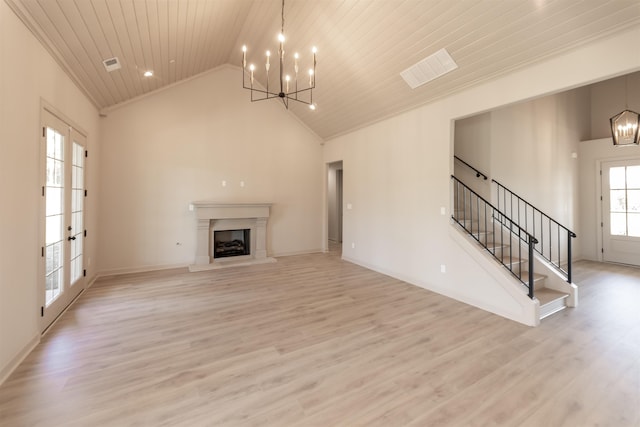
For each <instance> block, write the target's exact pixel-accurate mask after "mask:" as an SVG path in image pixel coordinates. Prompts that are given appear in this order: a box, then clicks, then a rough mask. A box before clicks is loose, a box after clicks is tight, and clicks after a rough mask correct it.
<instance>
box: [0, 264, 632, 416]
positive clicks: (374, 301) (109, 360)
mask: <svg viewBox="0 0 640 427" xmlns="http://www.w3.org/2000/svg"><path fill="white" fill-rule="evenodd" d="M574 276H575V278H576V279H575V281H576V283H578V285H579V292H580V305H579V307H578V308H575V309H567V310H564V311H562V312H560V313H557V314H554V315H553V316H550V317H549V318H547V319H545V320H544V321H543V323H542V324H541V325H540V327H538V328H529V327H526V326H523V325H520V324H517V323H514V322H511V321H509V320H506V319H503V318H500V317H498V316H495V315H492V314H490V313H487V312H484V311H482V310H479V309H476V308H474V307H471V306H468V305H465V304H462V303H459V302H457V301H454V300H451V299H448V298H445V297H443V296H441V295H437V294H434V293H432V292H429V291H426V290H424V289H421V288H418V287H415V286H412V285H408V284H406V283H404V282H401V281H399V280H396V279H393V278H390V277H388V276H384V275H382V274H378V273H375V272H373V271H370V270H367V269H365V268H362V267H359V266H356V265H354V264H350V263H348V262H344V261H342V260H340V258H339V255H338V254H337V253H335V252H330V253H327V254H311V255H300V256H292V257H285V258H281V259H279V260H278V262H277V263H274V264H264V265H256V266H249V267H242V268H230V269H223V270H214V271H204V272H197V273H189V272H187V271H186V270H185V269H174V270H166V271H156V272H150V273H136V274H129V275H119V276H112V277H106V278H102V279H100V280H99V281H98V282H97V283H96V284H95V285H94V286H93V287H92V288H90V289H88V290H87V291H86V292H85V293H84V294H83V295H82V296H81V298H80V299H79V300H78V301H77V302H76V303H75V304H74V305H73V306H72V307H71V308H70V310H69V311H67V313H65V314H64V315H63V316H62V318H61V319H60V320H59V321H58V322H57V323H56V324H55V325H54V326H53V327H52V329H51V331H49V332H48V334H47V335H45V336H44V337H43V339H42V341H41V343H40V344H39V345H38V346H37V347H36V349H34V351H33V352H32V353H31V354H30V355H29V356H28V357H27V358H26V359H25V361H24V362H23V363H22V364H21V365H20V366H19V367H18V368H17V369H16V371H15V372H14V373H13V374H12V375H11V376H10V377H9V378H8V379H7V381H6V382H5V383H4V384H2V385H1V386H0V425H2V426H5V425H6V426H12V427H13V426H40V425H42V426H45V425H46V426H65V427H66V426H101V427H102V426H118V427H120V426H189V427H193V426H196V427H197V426H323V427H325V426H350V427H352V426H410V425H411V426H426V425H428V426H473V425H477V426H485V425H505V426H516V425H517V426H532V427H534V426H541V425H550V426H570V427H573V426H586V425H612V426H620V427H626V426H630V427H631V426H635V427H637V426H638V425H640V409H639V408H640V311H639V310H638V308H637V302H638V301H640V269H635V268H631V267H623V266H614V265H610V264H599V263H591V262H580V263H577V265H575V267H574Z"/></svg>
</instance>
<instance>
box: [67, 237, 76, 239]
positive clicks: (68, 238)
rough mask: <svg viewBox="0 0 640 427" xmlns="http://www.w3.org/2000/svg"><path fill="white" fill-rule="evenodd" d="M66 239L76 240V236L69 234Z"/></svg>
mask: <svg viewBox="0 0 640 427" xmlns="http://www.w3.org/2000/svg"><path fill="white" fill-rule="evenodd" d="M67 240H76V236H69V237H67Z"/></svg>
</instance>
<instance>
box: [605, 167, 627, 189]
mask: <svg viewBox="0 0 640 427" xmlns="http://www.w3.org/2000/svg"><path fill="white" fill-rule="evenodd" d="M624 170H625V167H624V166H620V167H615V168H611V169H609V188H611V189H623V188H625V173H624Z"/></svg>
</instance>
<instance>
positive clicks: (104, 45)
mask: <svg viewBox="0 0 640 427" xmlns="http://www.w3.org/2000/svg"><path fill="white" fill-rule="evenodd" d="M5 1H6V2H7V3H8V4H9V5H10V6H11V7H12V8H13V9H14V11H16V13H17V14H18V15H19V16H20V17H21V19H22V20H23V21H24V22H25V23H26V24H27V26H28V27H29V28H30V29H31V31H32V32H33V33H34V34H35V35H36V36H37V37H38V38H39V39H40V40H41V41H42V43H43V44H44V45H45V47H47V48H48V49H49V50H50V52H51V53H52V54H53V55H54V57H55V58H56V60H57V61H58V62H59V63H60V65H61V66H62V67H63V68H64V69H65V70H66V71H67V72H68V73H69V74H70V75H71V77H72V78H73V79H74V80H75V81H76V82H77V84H78V85H79V86H80V87H81V88H82V89H83V90H84V91H85V93H86V94H87V95H88V96H89V97H90V98H91V99H92V101H93V102H94V103H95V104H96V106H97V107H98V108H100V109H108V108H109V107H113V106H115V105H117V104H119V103H122V102H125V101H127V100H130V99H132V98H135V97H138V96H141V95H144V94H147V93H149V92H152V91H154V90H157V89H159V88H161V87H163V86H166V85H169V84H172V83H176V82H178V81H180V80H183V79H186V78H189V77H191V76H194V75H197V74H199V73H202V72H204V71H207V70H209V69H212V68H215V67H218V66H220V65H223V64H232V65H236V66H240V62H241V58H242V52H241V47H242V45H243V44H246V45H247V47H248V48H249V52H248V57H247V59H248V62H249V61H251V62H255V63H256V65H257V66H258V65H262V63H263V62H262V61H263V60H264V59H263V58H264V56H263V55H264V54H263V52H264V51H265V50H267V49H269V50H271V51H272V52H275V51H277V40H276V35H277V33H278V32H279V29H280V7H281V2H280V0H5ZM637 25H640V1H639V0H609V1H607V0H464V1H463V0H287V1H286V4H285V35H286V36H287V42H286V43H285V50H286V52H287V55H288V56H289V57H292V54H293V52H294V51H295V50H298V51H299V52H300V54H301V56H302V57H304V55H306V54H307V52H308V50H309V49H311V47H312V46H317V48H318V66H317V88H316V90H315V91H314V101H315V102H316V103H317V104H318V109H317V110H316V111H314V112H312V111H310V110H309V109H308V108H307V107H306V106H304V105H292V106H291V109H292V111H293V113H294V114H296V115H297V116H298V117H299V118H300V119H301V120H302V121H303V122H304V123H306V124H307V125H308V126H309V127H310V128H311V129H313V130H314V131H315V132H316V133H317V134H318V135H319V136H321V137H322V138H325V139H326V138H330V137H332V136H336V135H339V134H342V133H345V132H348V131H349V130H352V129H356V128H359V127H362V126H364V125H366V124H368V123H372V122H374V121H377V120H380V119H382V118H385V117H388V116H392V115H394V114H398V113H399V112H401V111H405V110H408V109H410V108H412V107H415V106H417V105H421V104H425V103H428V102H430V101H433V100H435V99H437V98H441V97H443V96H447V95H449V94H452V93H454V92H456V91H460V90H461V89H463V88H466V87H469V86H470V85H474V84H477V83H480V82H483V81H486V80H488V79H492V78H495V77H496V76H498V75H500V74H504V73H506V72H509V71H512V70H514V69H517V68H519V67H523V66H525V65H528V64H531V63H534V62H538V61H541V60H543V59H545V58H547V57H549V56H552V55H555V54H558V53H560V52H563V51H566V50H568V49H571V48H574V47H576V46H579V45H581V44H583V43H585V42H587V41H589V40H592V39H594V38H598V37H603V36H606V35H609V34H613V33H614V32H617V31H621V30H624V29H627V28H629V27H631V26H637ZM629 46H630V48H631V49H638V47H637V40H636V41H630V42H629ZM443 48H444V49H447V51H448V52H449V53H450V54H451V56H452V58H453V59H454V61H455V62H456V63H457V64H458V68H457V69H456V70H454V71H452V72H450V73H448V74H446V75H444V76H442V77H440V78H438V79H436V80H433V81H431V82H429V83H427V84H424V85H422V86H420V87H418V88H416V89H415V90H411V89H410V88H409V87H408V86H407V84H406V83H405V82H404V81H403V79H402V77H401V76H400V73H401V72H402V71H403V70H405V69H407V68H408V67H411V66H412V65H414V64H416V63H417V62H418V61H421V60H422V59H424V58H425V57H427V56H429V55H431V54H433V53H435V52H437V51H439V50H440V49H443ZM256 52H260V53H261V54H262V55H260V57H258V58H256V57H255V53H256ZM113 57H118V58H119V60H120V62H121V63H122V68H121V69H120V70H117V71H115V72H111V73H107V72H106V71H105V69H104V66H103V64H102V61H103V60H104V59H108V58H113ZM254 58H255V59H254ZM593 60H594V61H600V60H606V59H603V58H594V59H593ZM146 70H153V71H154V75H153V77H151V78H144V77H143V76H142V73H143V72H144V71H146ZM274 70H275V71H276V72H277V67H275V66H272V71H271V72H272V73H274ZM558 72H562V70H558ZM240 73H241V71H240V68H238V85H240V84H241V74H240ZM256 77H257V78H258V79H259V80H260V77H258V73H256ZM247 102H249V94H248V93H247ZM264 102H277V101H264Z"/></svg>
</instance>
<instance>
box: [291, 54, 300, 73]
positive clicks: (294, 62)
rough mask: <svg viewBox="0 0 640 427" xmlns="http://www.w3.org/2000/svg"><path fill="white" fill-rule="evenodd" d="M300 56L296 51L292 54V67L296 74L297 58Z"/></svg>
mask: <svg viewBox="0 0 640 427" xmlns="http://www.w3.org/2000/svg"><path fill="white" fill-rule="evenodd" d="M299 57H300V56H299V55H298V52H296V53H294V54H293V69H294V71H295V72H296V74H298V58H299Z"/></svg>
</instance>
